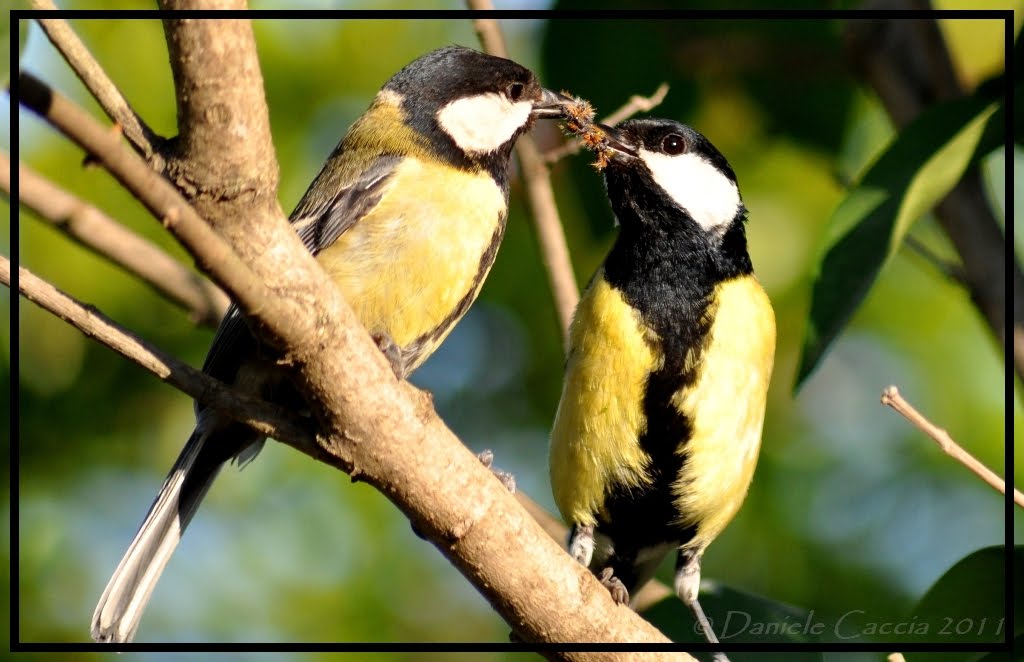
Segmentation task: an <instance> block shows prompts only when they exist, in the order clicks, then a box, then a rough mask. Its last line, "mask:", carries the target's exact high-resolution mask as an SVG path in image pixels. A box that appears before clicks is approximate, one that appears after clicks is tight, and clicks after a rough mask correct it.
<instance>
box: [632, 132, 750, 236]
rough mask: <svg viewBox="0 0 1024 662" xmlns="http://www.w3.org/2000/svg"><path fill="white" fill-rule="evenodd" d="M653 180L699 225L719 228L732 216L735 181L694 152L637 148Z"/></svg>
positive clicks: (737, 197)
mask: <svg viewBox="0 0 1024 662" xmlns="http://www.w3.org/2000/svg"><path fill="white" fill-rule="evenodd" d="M640 158H641V159H643V162H644V163H646V164H647V168H648V170H650V171H651V175H652V176H653V177H654V181H655V182H656V183H657V184H658V186H660V187H661V188H662V189H663V190H664V191H665V192H666V193H668V194H669V196H670V197H671V198H672V200H674V201H675V203H676V204H677V205H679V206H680V207H682V208H683V209H685V210H686V211H687V212H688V213H689V214H690V216H691V217H692V218H693V220H694V221H696V222H697V223H698V224H699V225H700V226H701V227H702V228H704V229H705V230H707V231H709V232H711V231H716V230H717V231H722V230H724V229H725V227H726V226H727V225H728V224H729V223H730V222H732V220H733V219H734V218H735V217H736V212H737V211H739V207H740V192H739V189H738V188H736V184H734V183H733V182H732V181H730V180H729V178H728V177H726V176H725V175H723V174H722V173H721V172H720V171H719V170H718V169H717V168H716V167H715V166H713V165H711V163H709V162H708V161H706V160H705V159H703V158H701V157H700V156H698V155H696V154H678V155H676V156H669V155H668V154H659V153H657V152H649V151H647V150H646V149H641V150H640Z"/></svg>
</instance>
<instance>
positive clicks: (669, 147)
mask: <svg viewBox="0 0 1024 662" xmlns="http://www.w3.org/2000/svg"><path fill="white" fill-rule="evenodd" d="M661 151H663V152H665V153H666V154H668V155H669V156H675V155H676V154H682V153H683V152H685V151H686V140H685V139H684V138H683V137H682V136H681V135H679V134H678V133H670V134H669V135H667V136H665V137H664V138H662V139H661Z"/></svg>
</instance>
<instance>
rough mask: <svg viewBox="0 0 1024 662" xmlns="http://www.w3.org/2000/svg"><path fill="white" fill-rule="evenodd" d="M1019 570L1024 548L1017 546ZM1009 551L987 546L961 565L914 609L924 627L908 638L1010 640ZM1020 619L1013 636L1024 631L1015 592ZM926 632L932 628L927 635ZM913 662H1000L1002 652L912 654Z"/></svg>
mask: <svg viewBox="0 0 1024 662" xmlns="http://www.w3.org/2000/svg"><path fill="white" fill-rule="evenodd" d="M1012 553H1013V563H1014V566H1015V574H1019V573H1020V572H1021V570H1024V547H1016V548H1015V549H1014V550H1013V552H1012ZM1006 581H1007V580H1006V550H1005V548H1003V547H986V548H984V549H980V550H978V551H976V552H973V553H971V554H969V555H967V556H966V557H964V558H963V559H961V560H960V561H958V562H957V563H956V565H954V566H953V567H952V568H950V569H949V570H948V571H947V572H946V573H945V574H944V575H943V576H942V577H940V578H939V580H938V581H937V582H935V584H934V585H933V586H932V587H931V588H930V589H928V592H927V593H925V595H924V597H923V598H921V601H920V602H919V603H918V604H917V606H916V607H915V608H914V611H913V612H912V614H911V616H910V619H909V620H910V621H911V622H913V623H915V624H917V625H919V626H920V628H921V629H920V630H918V632H920V636H908V637H906V639H905V640H906V641H908V642H915V641H916V642H923V641H927V642H931V643H936V642H950V643H957V644H963V643H978V644H982V645H987V646H993V645H996V644H1001V643H1002V642H1003V641H1005V639H1006V636H1007V631H1008V629H1010V628H1011V624H1010V623H1009V622H1008V621H1007V614H1006V604H1005V591H1006V589H1007V586H1006ZM1014 600H1015V605H1014V613H1015V622H1014V623H1013V625H1012V632H1011V634H1014V635H1017V636H1020V634H1021V632H1024V600H1022V597H1021V595H1020V592H1019V591H1017V592H1015V593H1014ZM925 630H926V631H927V632H926V633H925ZM907 659H908V660H909V661H910V662H914V661H915V660H923V659H927V660H928V661H929V662H933V661H934V660H938V661H940V662H963V661H967V660H978V659H987V660H998V659H1005V658H1000V657H998V656H996V657H992V656H984V657H983V655H982V654H980V653H943V654H941V655H939V654H929V655H928V657H927V658H923V657H921V656H920V655H909V654H908V655H907Z"/></svg>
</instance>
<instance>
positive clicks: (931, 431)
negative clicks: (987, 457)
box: [882, 386, 1024, 508]
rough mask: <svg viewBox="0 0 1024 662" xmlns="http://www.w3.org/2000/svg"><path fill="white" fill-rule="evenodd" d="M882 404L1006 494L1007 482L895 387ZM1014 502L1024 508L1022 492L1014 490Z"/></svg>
mask: <svg viewBox="0 0 1024 662" xmlns="http://www.w3.org/2000/svg"><path fill="white" fill-rule="evenodd" d="M882 404H883V405H888V406H889V407H892V408H893V409H895V410H896V411H897V412H898V413H899V414H900V415H901V416H903V417H904V418H905V419H907V420H908V421H910V422H911V423H913V424H914V425H915V426H916V427H917V429H918V430H920V431H921V432H924V433H925V434H926V435H928V436H929V437H931V438H932V439H933V440H934V441H935V443H937V444H938V445H939V448H941V449H942V450H943V452H945V453H946V455H949V456H950V457H952V458H953V459H955V460H956V461H957V462H959V463H960V464H962V465H964V466H965V467H967V468H968V469H970V470H971V471H973V472H974V474H975V475H976V476H978V477H979V478H981V479H982V480H983V481H985V482H986V483H988V484H989V485H991V486H992V487H994V488H995V489H997V490H999V492H1000V494H1006V482H1005V481H1004V480H1003V479H1002V478H1000V477H999V475H998V474H996V473H995V472H994V471H992V470H991V469H989V468H988V467H986V466H985V465H984V464H982V463H981V462H980V461H978V459H977V458H975V457H974V456H973V455H971V454H970V453H968V452H967V451H966V450H964V449H963V448H962V447H961V446H960V445H959V444H958V443H956V442H955V441H954V440H953V438H952V437H950V436H949V433H948V432H946V431H945V430H943V429H942V428H940V427H938V426H937V425H935V424H934V423H932V422H931V421H929V420H928V419H927V418H925V417H924V416H922V415H921V413H920V412H919V411H917V410H916V409H914V408H913V407H912V406H911V405H910V403H909V402H907V401H906V400H904V399H903V396H901V395H900V392H899V390H897V388H896V387H895V386H890V387H888V388H886V389H885V390H884V391H882ZM1013 501H1014V503H1016V504H1017V506H1019V507H1021V508H1024V494H1021V492H1020V490H1017V489H1014V490H1013Z"/></svg>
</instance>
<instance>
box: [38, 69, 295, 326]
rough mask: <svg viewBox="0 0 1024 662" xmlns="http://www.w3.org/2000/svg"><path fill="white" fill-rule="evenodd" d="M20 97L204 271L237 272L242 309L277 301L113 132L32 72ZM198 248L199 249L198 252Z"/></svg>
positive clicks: (233, 292) (235, 281) (235, 284)
mask: <svg viewBox="0 0 1024 662" xmlns="http://www.w3.org/2000/svg"><path fill="white" fill-rule="evenodd" d="M18 95H19V98H18V101H19V102H20V103H22V104H23V105H25V106H26V107H28V108H30V109H32V110H33V111H35V112H37V113H39V115H40V116H42V117H43V118H44V119H45V120H46V121H47V122H49V123H50V124H52V125H53V126H54V127H56V128H57V129H58V130H59V131H61V132H62V133H63V134H64V135H66V136H67V137H68V138H70V139H71V140H72V141H74V142H75V143H76V144H77V145H78V146H79V147H81V148H82V149H84V150H85V151H86V152H87V153H88V154H90V155H91V156H92V157H94V158H95V159H96V160H97V161H98V162H99V163H100V164H102V165H103V167H105V168H106V169H107V170H108V171H109V172H110V174H112V175H113V176H114V177H115V178H117V180H118V181H119V182H121V183H122V184H123V185H124V187H125V188H126V189H128V190H129V191H130V192H131V193H132V194H133V195H134V196H135V197H136V198H138V199H139V201H140V202H142V204H143V205H145V206H146V208H147V209H148V210H149V211H150V213H152V214H153V216H154V217H156V218H159V219H162V220H163V223H164V225H165V226H166V227H167V228H168V229H169V230H170V231H171V233H172V234H174V236H175V237H177V238H178V239H179V240H180V241H181V242H182V243H183V244H185V246H186V247H188V248H189V249H190V250H192V252H193V254H194V255H195V256H196V261H197V264H199V266H200V268H201V269H202V270H203V271H204V272H206V273H211V274H216V275H218V276H220V275H223V274H226V273H231V274H235V275H236V276H237V277H235V278H232V279H231V287H232V288H233V289H231V291H230V294H231V295H232V296H233V297H234V299H235V300H236V301H240V302H245V303H246V304H247V306H246V307H245V309H247V310H257V309H260V308H261V306H262V305H263V304H265V302H266V301H268V300H271V299H273V298H275V297H273V295H272V293H271V291H270V289H269V288H268V287H267V285H266V284H265V283H264V282H263V281H262V280H261V279H260V278H258V277H257V276H256V275H255V274H254V273H253V272H252V270H251V269H249V267H248V266H247V265H246V264H245V263H244V262H243V261H242V260H241V259H240V258H239V257H238V255H237V254H236V253H235V252H234V251H233V250H232V249H231V247H230V246H229V245H228V244H227V243H226V242H225V241H224V240H223V239H222V238H221V237H220V236H219V235H218V234H217V233H216V232H215V231H214V230H213V229H212V228H211V227H210V226H209V225H207V223H206V221H204V220H203V219H202V218H200V217H199V215H198V214H197V213H196V212H195V210H194V209H193V208H192V206H191V205H189V204H188V202H186V201H185V200H184V199H183V198H182V197H181V195H180V194H179V193H178V191H177V190H176V189H175V188H174V187H173V186H172V185H171V184H170V183H169V182H168V181H167V180H165V179H164V178H163V177H161V176H160V175H159V174H157V173H156V172H154V171H153V170H152V169H150V168H149V167H148V166H147V165H146V163H145V162H144V161H142V160H141V158H140V157H138V156H136V155H135V154H133V153H132V152H131V151H130V150H128V149H125V148H124V145H123V143H122V142H121V140H120V139H119V138H118V136H117V135H116V134H115V133H112V132H111V131H109V130H108V129H107V128H105V127H103V126H102V125H100V124H99V123H98V122H97V121H96V120H94V119H93V118H92V116H91V115H89V114H88V113H87V112H85V111H84V110H82V109H81V108H80V107H78V106H76V105H75V104H74V103H72V102H71V101H70V100H69V99H68V98H67V97H65V96H64V95H62V94H60V93H58V92H56V91H54V90H53V89H51V88H50V87H49V86H48V85H46V84H45V83H43V82H42V81H40V80H39V79H38V78H36V77H34V76H32V75H31V74H27V73H25V72H21V73H20V74H19V76H18ZM282 222H283V221H282ZM197 246H201V247H202V248H201V249H197V248H196V247H197Z"/></svg>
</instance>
